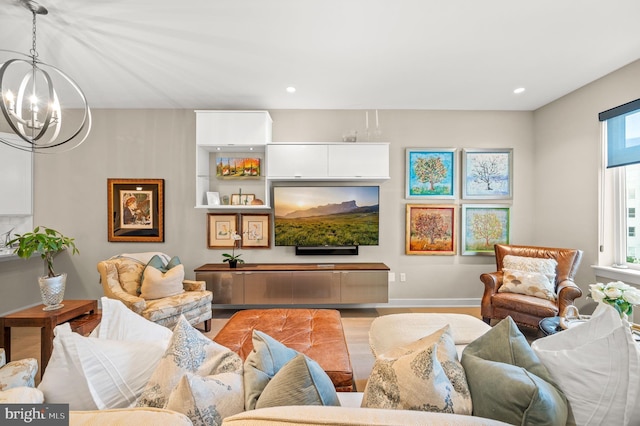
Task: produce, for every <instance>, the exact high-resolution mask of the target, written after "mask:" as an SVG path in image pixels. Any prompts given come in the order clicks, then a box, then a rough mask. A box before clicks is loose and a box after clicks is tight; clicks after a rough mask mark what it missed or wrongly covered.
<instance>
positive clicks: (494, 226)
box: [461, 204, 511, 256]
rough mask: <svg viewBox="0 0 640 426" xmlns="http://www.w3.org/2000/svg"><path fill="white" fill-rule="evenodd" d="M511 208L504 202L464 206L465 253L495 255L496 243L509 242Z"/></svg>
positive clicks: (463, 239) (463, 252) (463, 231)
mask: <svg viewBox="0 0 640 426" xmlns="http://www.w3.org/2000/svg"><path fill="white" fill-rule="evenodd" d="M510 213H511V208H510V207H509V206H506V205H504V204H502V205H501V204H491V205H489V204H485V205H483V204H466V205H463V206H462V231H461V234H462V242H461V246H462V247H461V250H462V254H463V255H485V256H493V255H495V250H494V248H493V246H494V245H495V244H509V225H510Z"/></svg>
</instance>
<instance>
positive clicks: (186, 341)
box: [136, 315, 244, 408]
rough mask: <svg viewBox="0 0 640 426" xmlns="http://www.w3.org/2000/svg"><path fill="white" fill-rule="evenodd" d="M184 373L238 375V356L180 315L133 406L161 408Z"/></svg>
mask: <svg viewBox="0 0 640 426" xmlns="http://www.w3.org/2000/svg"><path fill="white" fill-rule="evenodd" d="M187 373H193V374H196V375H199V376H210V375H216V374H220V373H236V374H239V375H240V376H241V377H242V359H241V358H240V356H239V355H238V354H236V353H235V352H233V351H231V350H230V349H228V348H226V347H224V346H222V345H220V344H218V343H216V342H214V341H213V340H211V339H209V338H207V337H205V336H203V335H202V333H201V332H200V331H198V330H196V329H195V328H193V327H192V326H191V324H189V322H188V321H187V320H186V319H185V317H184V315H181V316H180V319H179V320H178V323H177V324H176V326H175V328H174V329H173V336H172V337H171V341H170V342H169V347H167V349H166V352H165V354H164V356H163V357H162V361H161V362H160V363H158V365H157V368H156V369H155V371H154V372H153V375H152V376H151V378H150V379H149V382H148V383H147V386H146V387H145V388H144V391H143V392H142V394H141V395H140V397H139V398H138V400H137V402H136V405H137V406H138V407H155V408H165V406H166V405H167V403H168V401H169V398H170V395H171V392H172V391H173V390H174V389H175V387H176V386H177V385H178V383H179V382H180V380H181V379H182V377H183V376H184V375H185V374H187ZM230 390H232V389H230ZM243 392H244V390H243Z"/></svg>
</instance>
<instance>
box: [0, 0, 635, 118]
mask: <svg viewBox="0 0 640 426" xmlns="http://www.w3.org/2000/svg"><path fill="white" fill-rule="evenodd" d="M39 2H40V4H42V5H44V6H45V7H47V9H49V14H48V15H46V16H39V17H38V52H39V58H40V59H41V60H42V61H44V62H46V63H49V64H51V65H54V66H57V67H59V68H60V69H62V70H63V71H64V72H66V73H67V74H68V75H70V76H71V77H72V78H73V79H74V80H75V81H76V82H77V83H78V85H79V86H80V87H82V88H83V90H84V92H85V94H86V96H87V98H88V100H89V103H90V104H91V106H92V107H93V108H189V109H297V108H302V109H374V108H376V109H470V110H534V109H536V108H538V107H540V106H542V105H545V104H547V103H549V102H551V101H553V100H555V99H557V98H559V97H561V96H563V95H565V94H567V93H569V92H571V91H573V90H575V89H577V88H579V87H581V86H583V85H585V84H586V83H589V82H591V81H593V80H595V79H597V78H599V77H602V76H604V75H606V74H608V73H610V72H611V71H614V70H616V69H618V68H620V67H622V66H624V65H626V64H628V63H630V62H633V61H635V60H637V59H638V58H640V24H638V19H639V17H640V1H639V0H608V1H602V0H535V1H525V0H482V1H480V0H183V1H177V0H109V1H107V0H40V1H39ZM0 34H1V37H0V49H10V50H14V51H20V52H24V53H28V51H29V49H30V47H31V14H30V12H29V11H27V10H26V9H24V8H22V7H21V6H18V5H17V3H16V0H0ZM638 77H639V78H640V76H638ZM287 86H295V87H296V88H297V92H296V93H295V94H289V93H287V92H286V91H285V88H286V87H287ZM517 87H525V88H526V89H527V90H526V91H525V92H524V93H522V94H520V95H515V94H514V93H513V90H514V89H515V88H517Z"/></svg>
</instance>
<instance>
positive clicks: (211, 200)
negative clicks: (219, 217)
mask: <svg viewBox="0 0 640 426" xmlns="http://www.w3.org/2000/svg"><path fill="white" fill-rule="evenodd" d="M207 204H208V205H210V206H218V205H220V193H219V192H207Z"/></svg>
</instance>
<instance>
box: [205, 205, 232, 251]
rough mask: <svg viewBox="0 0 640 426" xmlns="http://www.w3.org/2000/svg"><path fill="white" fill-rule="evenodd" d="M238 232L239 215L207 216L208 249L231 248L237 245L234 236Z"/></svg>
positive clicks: (217, 214)
mask: <svg viewBox="0 0 640 426" xmlns="http://www.w3.org/2000/svg"><path fill="white" fill-rule="evenodd" d="M237 232H238V215H237V214H221V213H209V214H208V215H207V247H208V248H230V247H233V246H234V245H235V242H236V240H234V239H233V234H234V233H237Z"/></svg>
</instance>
